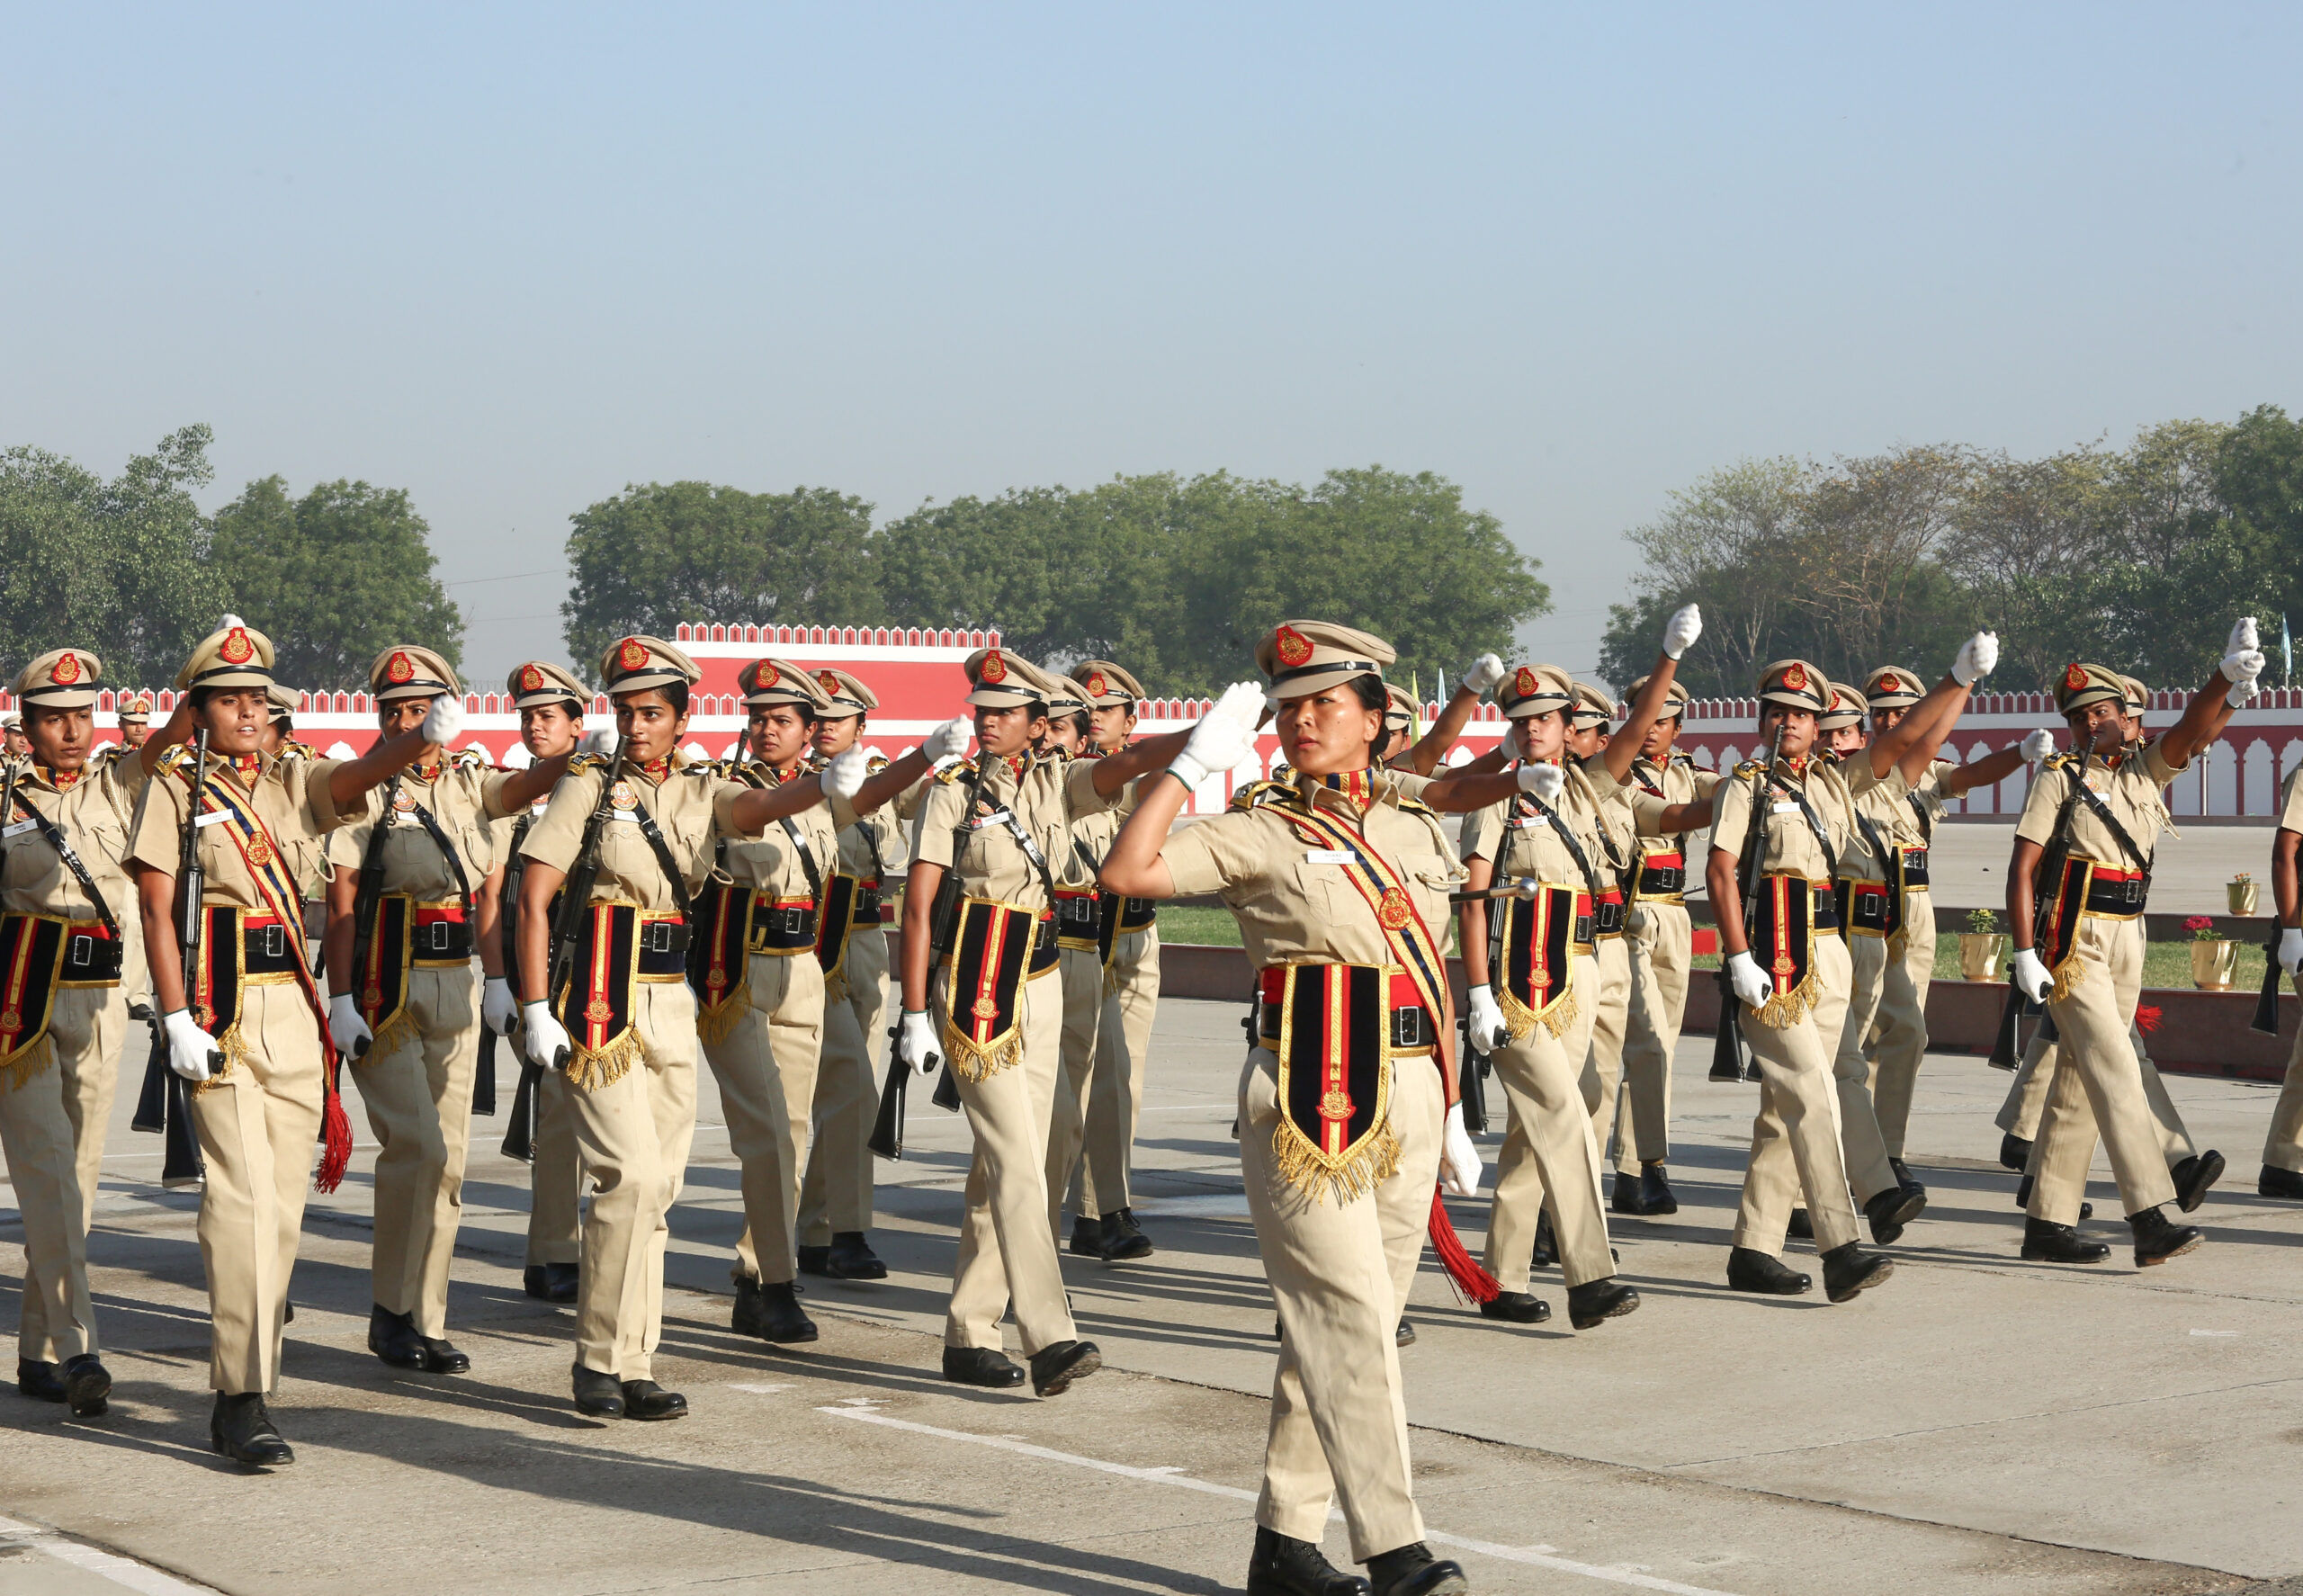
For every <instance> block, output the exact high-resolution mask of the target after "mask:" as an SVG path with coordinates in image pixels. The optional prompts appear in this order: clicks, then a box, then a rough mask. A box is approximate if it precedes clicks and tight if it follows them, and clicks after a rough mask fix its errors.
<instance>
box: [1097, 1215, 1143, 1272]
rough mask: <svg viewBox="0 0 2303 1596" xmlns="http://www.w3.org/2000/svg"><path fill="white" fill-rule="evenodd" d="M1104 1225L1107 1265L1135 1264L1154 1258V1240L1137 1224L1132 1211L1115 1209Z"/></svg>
mask: <svg viewBox="0 0 2303 1596" xmlns="http://www.w3.org/2000/svg"><path fill="white" fill-rule="evenodd" d="M1103 1224H1104V1261H1105V1262H1106V1263H1133V1262H1134V1261H1135V1260H1137V1259H1139V1258H1149V1257H1151V1237H1150V1236H1147V1235H1145V1234H1144V1233H1143V1226H1142V1225H1140V1224H1136V1223H1135V1215H1134V1213H1133V1212H1132V1211H1130V1210H1129V1209H1126V1208H1115V1209H1113V1210H1112V1211H1111V1212H1110V1213H1108V1214H1107V1215H1104V1221H1103Z"/></svg>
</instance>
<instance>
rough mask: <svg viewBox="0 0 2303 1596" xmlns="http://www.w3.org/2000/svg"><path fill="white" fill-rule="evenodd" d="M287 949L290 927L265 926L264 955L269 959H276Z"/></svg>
mask: <svg viewBox="0 0 2303 1596" xmlns="http://www.w3.org/2000/svg"><path fill="white" fill-rule="evenodd" d="M287 951H288V928H286V927H285V926H266V927H264V957H265V958H268V959H276V958H279V957H280V956H281V955H283V954H285V953H286V952H287Z"/></svg>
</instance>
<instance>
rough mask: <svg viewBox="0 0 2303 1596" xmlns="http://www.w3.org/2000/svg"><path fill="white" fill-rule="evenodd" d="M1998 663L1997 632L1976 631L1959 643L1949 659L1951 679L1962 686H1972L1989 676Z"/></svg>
mask: <svg viewBox="0 0 2303 1596" xmlns="http://www.w3.org/2000/svg"><path fill="white" fill-rule="evenodd" d="M1998 664H1999V633H1997V632H1976V634H1975V635H1974V636H1973V637H1971V638H1969V639H1967V641H1965V642H1963V643H1961V644H1960V645H1959V651H1958V654H1956V655H1954V656H1953V657H1952V659H1951V679H1952V680H1953V681H1955V682H1957V683H1958V684H1959V686H1962V687H1972V686H1975V685H1976V683H1977V682H1979V681H1981V680H1982V679H1983V678H1984V677H1987V676H1989V675H1990V674H1991V673H1992V671H1993V670H1994V669H1995V668H1997V666H1998Z"/></svg>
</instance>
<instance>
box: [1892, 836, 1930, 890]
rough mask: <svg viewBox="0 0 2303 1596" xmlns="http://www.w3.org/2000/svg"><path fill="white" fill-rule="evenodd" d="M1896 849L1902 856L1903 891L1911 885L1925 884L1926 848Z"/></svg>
mask: <svg viewBox="0 0 2303 1596" xmlns="http://www.w3.org/2000/svg"><path fill="white" fill-rule="evenodd" d="M1897 851H1898V852H1899V853H1901V854H1902V856H1903V873H1904V891H1905V892H1909V891H1911V890H1912V888H1913V887H1923V886H1925V885H1926V884H1927V850H1926V849H1925V848H1923V847H1906V848H1900V849H1898V850H1897Z"/></svg>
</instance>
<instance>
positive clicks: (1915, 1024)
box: [1863, 887, 1935, 1158]
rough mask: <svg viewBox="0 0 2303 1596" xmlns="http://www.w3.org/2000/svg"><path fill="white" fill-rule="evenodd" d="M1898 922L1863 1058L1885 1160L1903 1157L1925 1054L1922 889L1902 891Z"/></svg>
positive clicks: (1930, 918)
mask: <svg viewBox="0 0 2303 1596" xmlns="http://www.w3.org/2000/svg"><path fill="white" fill-rule="evenodd" d="M1904 926H1905V927H1906V928H1907V929H1906V930H1904V933H1903V934H1902V943H1901V947H1900V950H1899V949H1898V946H1897V944H1896V941H1895V938H1893V937H1890V938H1889V939H1888V943H1887V972H1886V980H1885V982H1883V984H1882V985H1881V986H1880V988H1879V1013H1878V1017H1877V1018H1876V1019H1874V1020H1873V1021H1872V1025H1871V1035H1870V1038H1869V1040H1868V1041H1867V1042H1865V1044H1864V1045H1863V1056H1864V1057H1865V1058H1866V1059H1867V1060H1868V1061H1869V1062H1870V1065H1871V1109H1872V1112H1873V1113H1874V1114H1876V1115H1877V1116H1878V1119H1879V1134H1880V1136H1881V1138H1882V1139H1884V1140H1885V1141H1886V1144H1887V1153H1888V1156H1889V1157H1891V1158H1901V1157H1902V1156H1903V1155H1904V1136H1905V1135H1907V1134H1910V1131H1911V1099H1912V1094H1913V1091H1914V1090H1915V1089H1917V1087H1918V1084H1919V1063H1920V1061H1921V1060H1922V1059H1923V1058H1925V1057H1926V1056H1927V989H1928V986H1929V984H1930V983H1931V982H1933V980H1934V978H1935V908H1934V905H1933V904H1932V903H1931V901H1929V899H1928V896H1927V889H1926V888H1925V887H1913V888H1912V889H1910V890H1909V891H1907V892H1904Z"/></svg>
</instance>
